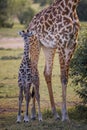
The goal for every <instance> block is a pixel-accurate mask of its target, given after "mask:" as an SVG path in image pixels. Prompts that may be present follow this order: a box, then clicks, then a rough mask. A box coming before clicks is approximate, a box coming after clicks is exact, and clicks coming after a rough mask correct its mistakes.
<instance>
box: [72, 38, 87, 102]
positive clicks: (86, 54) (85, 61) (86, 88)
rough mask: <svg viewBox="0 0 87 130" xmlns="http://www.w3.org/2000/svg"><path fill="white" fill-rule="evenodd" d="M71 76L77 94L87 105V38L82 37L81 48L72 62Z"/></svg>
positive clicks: (79, 47)
mask: <svg viewBox="0 0 87 130" xmlns="http://www.w3.org/2000/svg"><path fill="white" fill-rule="evenodd" d="M70 67H71V71H70V76H71V77H72V79H73V81H72V83H73V84H74V85H75V86H76V89H75V91H76V93H77V94H78V95H79V97H80V98H81V99H82V101H83V104H87V36H83V37H80V40H79V46H78V49H77V51H76V52H75V55H74V57H73V59H72V61H71V65H70Z"/></svg>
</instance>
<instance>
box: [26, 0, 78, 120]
mask: <svg viewBox="0 0 87 130" xmlns="http://www.w3.org/2000/svg"><path fill="white" fill-rule="evenodd" d="M78 2H79V0H56V1H55V2H54V3H53V4H52V5H51V6H49V7H48V8H46V9H44V10H42V11H41V12H40V13H38V14H36V15H35V16H34V18H33V19H32V21H31V22H30V24H29V26H28V30H29V31H30V32H33V34H34V36H33V37H32V38H31V49H30V54H31V64H32V65H31V66H32V71H33V72H32V73H33V77H35V75H37V74H38V68H37V65H38V59H39V53H40V49H41V48H42V49H43V51H44V55H45V69H44V76H45V80H46V83H47V87H48V91H49V96H50V102H51V108H52V112H53V114H54V116H55V119H57V118H59V115H58V114H57V112H56V108H55V103H54V98H53V92H52V82H51V77H52V68H53V59H54V55H55V52H56V49H58V53H59V63H60V73H61V83H62V121H64V120H69V117H68V113H67V107H66V88H67V83H68V71H69V64H70V60H71V57H72V55H73V53H74V50H75V48H76V44H77V37H78V31H79V20H78V17H77V13H76V7H77V4H78ZM35 80H36V79H35ZM36 82H37V80H36ZM32 110H33V113H34V111H35V105H34V106H33V109H32ZM33 116H34V114H33ZM32 118H33V117H32Z"/></svg>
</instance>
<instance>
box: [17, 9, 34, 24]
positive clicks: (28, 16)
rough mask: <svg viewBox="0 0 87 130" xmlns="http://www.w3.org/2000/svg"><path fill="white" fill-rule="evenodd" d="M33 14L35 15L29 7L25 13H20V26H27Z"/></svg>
mask: <svg viewBox="0 0 87 130" xmlns="http://www.w3.org/2000/svg"><path fill="white" fill-rule="evenodd" d="M34 14H35V11H34V10H33V9H32V8H31V7H29V8H28V9H26V10H25V11H23V12H21V13H20V14H19V15H18V19H19V21H20V23H21V24H24V25H25V26H28V24H29V22H30V21H31V19H32V18H33V16H34Z"/></svg>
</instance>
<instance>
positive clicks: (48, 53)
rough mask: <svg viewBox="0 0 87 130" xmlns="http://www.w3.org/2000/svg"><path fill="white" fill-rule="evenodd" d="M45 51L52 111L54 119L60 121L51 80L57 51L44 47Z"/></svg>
mask: <svg viewBox="0 0 87 130" xmlns="http://www.w3.org/2000/svg"><path fill="white" fill-rule="evenodd" d="M43 51H44V54H45V69H44V77H45V80H46V83H47V87H48V92H49V97H50V102H51V109H52V113H53V115H54V118H55V119H60V117H59V115H58V113H57V111H56V107H55V102H54V97H53V90H52V80H51V79H52V68H53V59H54V55H55V51H56V50H55V49H51V48H45V47H43Z"/></svg>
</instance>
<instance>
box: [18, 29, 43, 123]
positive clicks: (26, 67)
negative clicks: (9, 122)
mask: <svg viewBox="0 0 87 130" xmlns="http://www.w3.org/2000/svg"><path fill="white" fill-rule="evenodd" d="M19 34H20V35H21V36H22V37H23V40H24V54H23V59H22V62H21V65H20V68H19V74H18V86H19V109H18V116H17V123H20V122H21V106H22V101H23V92H24V95H25V100H26V112H25V116H24V122H29V116H28V106H29V102H30V99H31V93H30V87H31V84H33V87H34V88H33V90H34V91H35V92H34V93H35V98H36V100H37V102H38V118H39V121H42V114H41V111H40V96H39V88H38V86H37V85H36V84H34V83H33V77H32V69H31V59H30V51H29V49H30V37H32V35H33V34H32V32H29V31H27V32H25V31H21V32H19ZM32 98H34V96H33V97H32ZM32 115H33V113H32Z"/></svg>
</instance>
